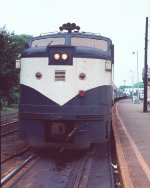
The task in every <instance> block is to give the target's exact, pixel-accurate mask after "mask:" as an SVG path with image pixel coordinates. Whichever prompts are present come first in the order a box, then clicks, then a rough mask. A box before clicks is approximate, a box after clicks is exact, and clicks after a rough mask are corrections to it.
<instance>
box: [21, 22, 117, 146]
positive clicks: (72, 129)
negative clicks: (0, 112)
mask: <svg viewBox="0 0 150 188" xmlns="http://www.w3.org/2000/svg"><path fill="white" fill-rule="evenodd" d="M59 29H60V31H59V32H53V33H47V34H41V35H40V36H37V37H33V38H32V40H31V41H29V45H28V48H27V49H26V50H24V51H23V53H22V54H21V59H20V68H21V71H20V93H21V96H20V105H19V134H20V136H21V137H22V138H25V139H26V140H27V141H28V142H29V145H30V146H32V147H36V148H43V147H48V148H50V147H54V148H60V149H63V148H68V149H69V148H78V149H82V148H86V147H89V146H90V145H91V144H92V143H101V142H105V141H107V140H108V139H109V134H110V124H111V106H112V102H113V87H112V83H113V77H114V75H113V74H114V45H113V44H112V41H111V39H110V38H107V37H104V36H101V35H100V34H95V33H90V32H80V27H79V26H77V25H76V24H75V23H66V24H63V25H62V26H61V27H60V28H59Z"/></svg>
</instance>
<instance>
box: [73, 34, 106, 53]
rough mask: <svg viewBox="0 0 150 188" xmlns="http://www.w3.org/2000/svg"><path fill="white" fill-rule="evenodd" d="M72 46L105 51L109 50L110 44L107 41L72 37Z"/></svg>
mask: <svg viewBox="0 0 150 188" xmlns="http://www.w3.org/2000/svg"><path fill="white" fill-rule="evenodd" d="M71 45H72V46H81V47H90V48H97V49H100V50H103V51H107V50H108V42H107V41H105V40H99V39H90V38H77V37H72V38H71Z"/></svg>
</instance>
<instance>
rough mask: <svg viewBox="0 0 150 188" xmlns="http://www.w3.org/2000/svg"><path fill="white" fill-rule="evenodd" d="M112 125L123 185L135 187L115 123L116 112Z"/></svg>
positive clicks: (127, 187)
mask: <svg viewBox="0 0 150 188" xmlns="http://www.w3.org/2000/svg"><path fill="white" fill-rule="evenodd" d="M115 106H116V104H115V105H114V106H113V109H112V111H114V109H115ZM112 126H113V130H114V136H115V145H116V152H117V158H118V162H119V167H120V172H121V177H122V182H123V187H124V188H134V186H133V183H132V180H131V176H130V173H129V169H128V166H127V163H126V160H125V156H124V153H123V149H122V146H121V141H120V139H119V133H118V130H117V128H116V123H115V118H114V113H113V116H112Z"/></svg>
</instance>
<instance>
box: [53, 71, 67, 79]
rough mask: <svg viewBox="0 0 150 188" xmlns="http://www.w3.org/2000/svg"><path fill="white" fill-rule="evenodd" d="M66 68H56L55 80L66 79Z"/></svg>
mask: <svg viewBox="0 0 150 188" xmlns="http://www.w3.org/2000/svg"><path fill="white" fill-rule="evenodd" d="M65 73H66V72H65V70H55V81H65V78H66V75H65Z"/></svg>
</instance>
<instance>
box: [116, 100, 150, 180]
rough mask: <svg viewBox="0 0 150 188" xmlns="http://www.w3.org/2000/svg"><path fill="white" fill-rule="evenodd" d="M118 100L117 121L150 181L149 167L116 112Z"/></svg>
mask: <svg viewBox="0 0 150 188" xmlns="http://www.w3.org/2000/svg"><path fill="white" fill-rule="evenodd" d="M119 102H120V101H119ZM119 102H118V103H117V106H116V113H117V116H118V119H119V121H120V123H121V126H122V128H123V130H124V132H125V134H126V136H127V138H128V140H129V142H130V144H131V146H132V148H133V151H134V153H135V155H136V157H137V159H138V161H139V164H140V165H141V167H142V169H143V171H144V173H145V174H146V176H147V178H148V179H149V181H150V169H149V167H148V165H147V164H146V162H145V160H144V158H143V156H142V155H141V153H140V151H139V150H138V147H137V146H136V144H135V142H134V140H133V139H132V137H131V136H130V134H129V132H128V131H127V129H126V127H125V125H124V123H123V121H122V119H121V118H120V116H119V113H118V104H119Z"/></svg>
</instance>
